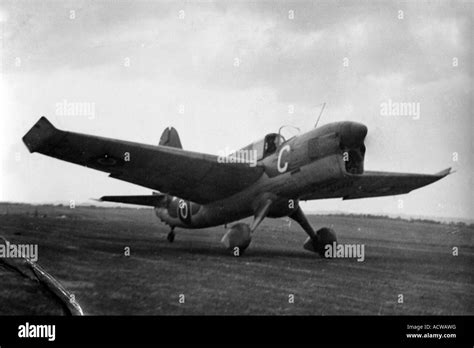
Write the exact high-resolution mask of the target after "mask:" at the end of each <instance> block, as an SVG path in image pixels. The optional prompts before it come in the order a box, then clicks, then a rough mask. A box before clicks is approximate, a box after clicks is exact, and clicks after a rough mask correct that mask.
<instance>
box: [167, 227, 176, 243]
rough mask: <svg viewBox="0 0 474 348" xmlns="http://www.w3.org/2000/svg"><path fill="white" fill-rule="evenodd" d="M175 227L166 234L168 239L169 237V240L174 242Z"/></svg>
mask: <svg viewBox="0 0 474 348" xmlns="http://www.w3.org/2000/svg"><path fill="white" fill-rule="evenodd" d="M174 236H175V234H174V229H171V231H170V232H169V233H168V236H166V239H168V242H170V243H173V242H174Z"/></svg>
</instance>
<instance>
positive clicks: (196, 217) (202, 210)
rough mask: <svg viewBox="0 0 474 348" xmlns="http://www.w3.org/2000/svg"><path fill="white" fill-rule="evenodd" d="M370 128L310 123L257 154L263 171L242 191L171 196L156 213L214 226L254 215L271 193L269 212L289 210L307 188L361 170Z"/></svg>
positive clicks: (177, 221)
mask: <svg viewBox="0 0 474 348" xmlns="http://www.w3.org/2000/svg"><path fill="white" fill-rule="evenodd" d="M366 133H367V128H366V127H365V126H364V125H362V124H360V123H355V122H336V123H331V124H328V125H325V126H322V127H320V128H316V129H312V130H311V131H309V132H307V133H304V134H302V135H300V136H297V137H294V138H291V139H289V140H288V141H285V142H283V143H281V144H279V145H278V146H277V147H276V149H275V151H274V152H273V153H272V154H269V155H268V156H266V157H264V158H263V159H261V160H259V161H258V163H257V165H258V166H263V167H264V169H265V172H264V174H263V175H262V176H261V177H260V179H259V180H258V181H257V182H255V183H254V184H253V185H251V186H249V187H248V188H247V189H245V190H244V191H241V192H239V193H237V194H235V195H232V196H230V197H227V198H225V199H222V200H219V201H216V202H212V203H210V204H206V205H200V204H197V203H194V202H190V201H186V200H183V199H180V198H178V197H175V196H167V198H166V200H165V202H164V203H163V204H162V205H160V206H158V207H155V212H156V215H157V216H158V218H160V219H161V220H162V221H163V222H165V223H166V224H168V225H170V226H172V227H184V228H204V227H212V226H218V225H222V224H226V223H230V222H233V221H236V220H240V219H243V218H246V217H249V216H252V215H254V213H255V211H256V209H257V207H258V206H259V204H260V203H261V202H262V201H264V200H266V199H269V198H270V199H271V200H272V201H273V202H274V203H273V204H272V205H271V207H270V211H269V213H268V215H267V216H268V217H282V216H287V215H289V214H291V212H292V211H293V210H294V209H296V208H297V206H298V201H299V199H300V197H302V196H303V195H304V194H307V193H309V192H314V191H315V190H317V189H318V187H321V185H324V184H325V183H330V182H338V181H340V179H342V178H344V177H345V176H348V175H357V174H362V172H363V161H364V153H365V146H364V144H363V140H364V137H365V135H366ZM247 148H248V147H247Z"/></svg>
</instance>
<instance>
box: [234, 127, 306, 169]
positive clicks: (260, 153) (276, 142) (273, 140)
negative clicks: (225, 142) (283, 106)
mask: <svg viewBox="0 0 474 348" xmlns="http://www.w3.org/2000/svg"><path fill="white" fill-rule="evenodd" d="M299 132H300V130H299V129H298V128H296V127H293V126H282V127H280V129H279V130H278V133H268V134H267V135H266V136H265V138H263V139H261V140H258V141H255V142H253V143H252V144H250V145H247V146H246V147H244V148H242V149H241V150H239V151H256V155H257V161H260V160H262V159H264V158H265V157H267V156H270V155H271V154H273V153H275V151H276V150H277V149H278V148H279V146H280V145H281V144H283V143H284V142H286V141H287V140H288V139H291V138H293V137H295V136H296V135H297V134H299Z"/></svg>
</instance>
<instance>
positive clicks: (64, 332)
mask: <svg viewBox="0 0 474 348" xmlns="http://www.w3.org/2000/svg"><path fill="white" fill-rule="evenodd" d="M27 322H28V323H29V324H36V325H51V324H54V325H55V326H56V327H55V334H56V337H55V340H54V342H49V341H48V339H47V338H20V337H18V333H19V326H20V325H24V324H25V323H27ZM473 324H474V323H473V317H472V316H448V317H436V316H382V317H376V316H360V317H356V316H339V317H336V316H324V317H314V316H292V317H290V316H267V317H264V316H248V317H242V316H232V317H221V316H166V317H151V316H150V317H148V316H136V317H118V316H86V317H27V316H19V317H17V316H10V317H8V316H2V317H0V346H1V347H2V348H8V347H9V346H10V345H16V344H21V345H25V344H26V345H28V344H33V345H35V346H37V345H38V344H41V345H43V344H48V345H49V344H51V345H56V344H85V343H88V344H101V345H103V344H134V345H135V344H160V343H161V344H193V345H195V344H199V343H201V344H225V343H227V344H228V343H236V344H242V343H253V344H290V345H295V344H381V343H383V344H393V345H399V344H408V345H429V346H433V345H448V346H453V345H464V346H469V347H472V343H473V342H474V336H473V334H472V332H473V328H474V325H473ZM408 325H413V326H411V327H412V328H411V329H408ZM428 325H429V326H428ZM438 325H439V326H438ZM441 325H455V328H454V327H453V326H451V328H449V329H448V328H446V327H443V326H441ZM413 327H417V328H418V330H417V329H413ZM416 333H418V334H426V333H428V334H429V333H431V334H445V333H448V334H453V333H454V334H456V337H455V338H441V339H438V338H428V337H425V338H407V334H416Z"/></svg>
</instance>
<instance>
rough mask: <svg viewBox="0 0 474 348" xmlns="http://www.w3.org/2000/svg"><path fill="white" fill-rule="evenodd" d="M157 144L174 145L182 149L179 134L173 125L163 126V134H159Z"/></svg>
mask: <svg viewBox="0 0 474 348" xmlns="http://www.w3.org/2000/svg"><path fill="white" fill-rule="evenodd" d="M158 145H162V146H169V147H176V148H178V149H182V148H183V146H182V145H181V141H180V140H179V135H178V132H177V131H176V129H174V128H173V127H168V128H165V130H164V131H163V134H161V138H160V142H159V144H158Z"/></svg>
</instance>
